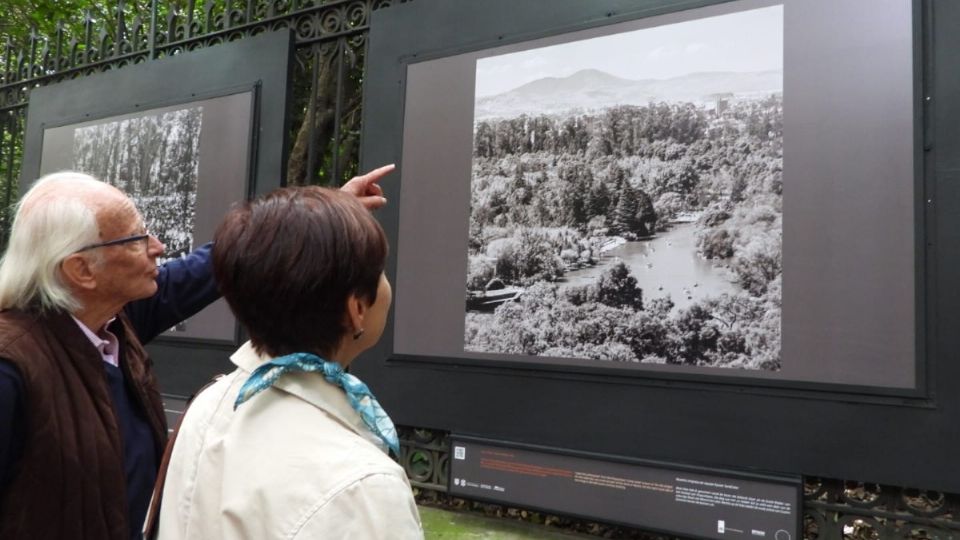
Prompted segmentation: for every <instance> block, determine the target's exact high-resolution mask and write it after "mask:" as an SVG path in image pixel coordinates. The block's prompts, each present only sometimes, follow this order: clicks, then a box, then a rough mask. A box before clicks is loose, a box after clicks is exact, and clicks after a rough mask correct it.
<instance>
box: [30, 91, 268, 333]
mask: <svg viewBox="0 0 960 540" xmlns="http://www.w3.org/2000/svg"><path fill="white" fill-rule="evenodd" d="M191 97H193V96H191ZM120 101H121V102H119V103H118V104H117V107H116V109H115V110H111V111H99V112H106V114H105V115H104V116H102V117H99V118H96V117H94V118H95V119H93V120H90V119H88V118H86V117H83V118H67V119H64V123H63V124H60V125H52V126H49V127H46V128H45V129H44V132H43V146H42V151H41V157H40V175H41V176H42V175H44V174H49V173H52V172H56V171H62V170H79V171H82V172H85V173H87V174H90V175H92V176H94V177H96V178H98V179H101V180H103V181H105V182H108V183H110V184H112V185H114V186H117V187H118V188H120V189H122V190H123V191H124V192H125V193H127V194H128V195H129V196H130V198H131V199H132V200H133V202H134V203H135V204H136V205H137V208H138V209H139V210H140V213H141V214H142V215H143V218H144V222H145V225H146V227H147V229H148V230H149V231H150V232H151V233H152V234H154V235H156V236H157V238H159V239H160V241H161V242H163V243H164V246H165V248H164V255H163V257H161V258H158V259H157V263H158V264H163V263H165V262H168V261H171V260H174V259H176V258H179V257H183V256H185V255H188V254H189V253H190V252H192V251H193V250H194V249H196V248H199V247H200V246H202V245H203V244H205V243H206V242H209V241H210V240H212V238H213V232H214V230H215V229H216V227H217V224H218V223H219V222H220V219H221V218H222V216H223V215H224V213H226V211H227V210H228V209H229V208H230V205H231V204H233V203H234V202H236V201H240V200H243V198H244V197H245V196H246V194H247V192H248V189H249V182H250V170H249V167H250V161H249V156H250V151H251V148H252V147H251V125H252V114H253V113H252V105H251V104H252V101H253V93H252V92H249V91H247V92H239V93H233V94H226V95H222V96H213V97H207V98H204V99H199V100H192V101H187V102H179V103H175V104H170V105H160V104H158V106H157V107H152V108H143V107H142V106H141V108H140V110H136V109H137V107H135V106H134V104H133V103H123V102H122V100H120ZM163 336H165V337H172V338H178V339H179V338H186V339H202V340H216V341H220V342H235V341H236V339H237V337H236V320H235V319H234V317H233V315H232V314H231V313H230V309H229V307H228V306H227V305H226V302H224V301H222V300H218V301H217V302H214V303H213V305H211V306H209V307H207V308H206V309H204V310H203V311H201V312H200V313H198V314H196V315H194V316H193V317H190V318H189V319H188V320H186V321H184V322H183V323H181V324H180V325H178V326H177V327H176V328H171V329H170V330H169V331H167V332H164V334H163Z"/></svg>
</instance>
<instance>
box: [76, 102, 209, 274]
mask: <svg viewBox="0 0 960 540" xmlns="http://www.w3.org/2000/svg"><path fill="white" fill-rule="evenodd" d="M202 127H203V107H201V106H196V107H188V108H183V109H179V110H174V111H166V112H160V113H156V114H147V115H144V116H139V117H134V118H125V119H123V120H117V121H107V122H103V123H100V124H95V125H91V126H86V127H80V128H77V129H76V130H74V132H73V151H72V155H73V163H72V165H71V168H72V169H74V170H78V171H82V172H85V173H87V174H90V175H93V176H95V177H96V178H99V179H100V180H103V181H104V182H107V183H109V184H111V185H114V186H116V187H118V188H120V189H122V190H123V191H124V192H125V193H127V195H129V196H130V198H131V199H133V202H134V203H135V204H136V205H137V208H139V209H140V212H141V213H142V214H143V219H144V222H145V223H146V225H147V227H148V228H149V229H150V232H151V233H153V234H154V235H156V236H157V238H159V239H160V241H161V242H163V243H164V245H165V246H166V249H165V251H164V260H167V259H171V258H175V257H180V256H181V255H185V254H187V253H189V252H190V251H192V250H193V247H194V246H193V238H194V221H195V217H196V212H197V177H198V171H199V166H200V152H199V149H200V133H201V129H202ZM160 262H161V263H162V262H163V261H160Z"/></svg>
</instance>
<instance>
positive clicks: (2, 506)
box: [0, 310, 166, 540]
mask: <svg viewBox="0 0 960 540" xmlns="http://www.w3.org/2000/svg"><path fill="white" fill-rule="evenodd" d="M110 330H111V332H113V333H114V334H116V335H117V338H118V339H119V341H120V349H119V350H120V354H121V359H120V366H121V368H122V370H123V375H124V378H125V379H126V384H127V385H128V387H129V388H130V390H131V392H132V394H133V395H134V396H135V398H134V399H136V400H137V401H138V402H139V404H140V405H141V406H142V407H143V410H144V411H146V416H147V419H148V421H149V422H150V426H151V428H152V429H153V432H154V440H155V441H156V445H157V455H158V456H159V455H161V454H162V453H163V445H164V442H165V440H166V419H165V417H164V414H163V404H162V402H161V400H160V394H159V392H158V391H157V382H156V378H155V377H154V374H153V370H152V369H151V362H150V360H149V358H147V353H146V351H144V349H143V347H142V346H141V345H140V342H139V341H138V340H137V338H136V336H135V335H134V333H133V329H132V327H131V326H130V323H129V321H127V319H126V317H125V316H123V315H120V316H119V317H118V318H117V320H116V321H114V323H113V324H112V325H111V326H110ZM0 358H4V359H6V360H9V361H10V362H12V363H13V365H14V366H16V367H17V369H18V370H19V371H20V376H21V377H22V379H23V401H24V408H25V412H26V416H27V417H26V423H25V424H26V429H25V435H26V439H25V440H24V442H23V453H22V455H21V457H20V461H19V462H18V464H17V466H16V473H15V475H14V477H13V478H12V479H11V481H10V484H9V486H8V489H7V491H6V493H5V494H4V495H3V500H2V501H0V538H4V539H6V538H11V539H13V538H24V539H27V538H29V539H31V540H33V539H37V540H43V539H51V540H53V539H67V538H70V539H75V538H84V539H86V538H89V539H97V540H101V539H103V540H128V539H129V535H130V531H131V528H130V524H128V523H127V515H128V514H127V498H126V474H125V472H124V469H123V443H122V441H121V440H120V428H119V425H118V421H117V418H116V414H115V413H114V409H113V406H112V402H111V398H110V389H109V387H108V384H107V380H106V377H105V376H104V373H103V369H104V368H103V366H102V365H101V363H102V362H103V359H102V358H101V356H100V353H99V352H98V351H97V349H96V347H94V346H93V345H92V344H91V343H90V340H89V339H87V337H86V336H85V335H84V334H83V331H81V330H80V328H79V327H78V326H77V324H76V323H75V322H74V321H73V319H72V318H71V317H70V315H68V314H66V313H56V314H47V315H38V314H35V313H25V312H21V311H18V310H8V311H4V312H2V313H0ZM140 525H141V524H140V523H136V524H134V527H135V528H138V527H140Z"/></svg>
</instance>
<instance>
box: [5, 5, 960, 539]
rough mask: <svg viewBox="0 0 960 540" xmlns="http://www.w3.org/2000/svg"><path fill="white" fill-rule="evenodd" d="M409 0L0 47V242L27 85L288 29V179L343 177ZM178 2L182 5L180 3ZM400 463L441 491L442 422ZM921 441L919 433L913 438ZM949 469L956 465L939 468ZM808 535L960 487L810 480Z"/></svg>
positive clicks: (957, 526)
mask: <svg viewBox="0 0 960 540" xmlns="http://www.w3.org/2000/svg"><path fill="white" fill-rule="evenodd" d="M404 1H406V0H246V1H238V0H219V1H214V0H207V2H206V3H204V4H203V5H198V4H197V2H196V1H195V0H187V1H186V2H185V3H177V4H175V6H174V7H170V6H167V5H163V6H161V5H158V0H153V1H152V2H151V4H150V7H149V10H148V12H147V13H145V14H137V13H136V6H135V5H133V4H130V3H127V2H125V0H118V2H117V4H116V6H115V7H114V9H113V10H112V14H113V16H112V17H111V18H107V19H103V20H96V19H95V18H94V17H93V15H92V14H91V13H90V12H89V11H88V12H87V13H86V14H85V15H84V17H83V20H82V23H81V24H80V25H78V26H75V27H74V29H75V30H74V33H75V34H77V35H73V34H71V32H70V31H69V30H68V27H67V26H65V25H62V24H61V25H59V26H58V30H57V32H56V34H55V35H53V36H41V35H38V34H37V33H36V32H34V33H32V35H31V36H30V37H29V40H28V42H27V43H23V44H17V46H14V44H11V43H9V42H8V43H7V44H6V45H5V47H4V49H3V51H2V54H0V204H2V208H0V245H5V244H6V235H7V231H8V230H9V227H10V218H11V215H10V206H11V203H13V202H14V201H15V200H16V198H17V188H18V176H19V171H20V164H21V153H22V149H23V137H24V129H25V124H26V122H25V119H26V112H27V107H28V95H29V91H30V89H31V88H35V87H39V86H44V85H47V84H51V83H54V82H57V81H61V80H65V79H71V78H77V77H84V76H87V75H90V74H93V73H97V72H102V71H107V70H111V69H115V68H119V67H122V66H125V65H128V64H134V63H141V62H149V61H151V60H154V59H158V58H162V57H164V56H169V55H175V54H179V53H181V52H184V51H190V50H194V49H198V48H202V47H209V46H212V45H217V44H219V43H223V42H227V41H234V40H238V39H243V38H244V37H247V36H252V35H256V34H258V33H261V32H266V31H270V30H276V29H282V28H290V29H293V30H294V33H295V35H296V67H295V73H294V79H293V81H292V84H293V88H294V94H293V95H294V99H293V106H292V108H291V114H292V115H293V118H292V119H291V125H292V126H294V127H293V132H292V133H291V134H290V136H291V141H292V144H291V150H290V155H289V156H288V158H287V173H288V176H287V178H288V182H289V183H290V184H325V185H339V184H341V183H342V182H343V181H345V180H346V179H348V178H350V177H351V176H353V175H354V174H355V173H356V172H357V163H358V162H359V147H360V145H359V136H360V129H361V125H360V118H361V109H360V107H361V97H362V84H363V65H364V57H365V54H366V40H367V33H368V29H369V20H370V14H371V13H372V12H373V11H374V10H376V9H379V8H381V7H386V6H389V5H390V4H391V3H395V2H404ZM176 6H179V7H176ZM401 435H402V442H403V450H402V456H401V463H402V465H403V466H404V468H405V469H406V471H407V473H408V475H409V476H410V478H411V481H412V482H413V484H414V486H416V488H417V489H418V490H420V495H421V498H423V499H426V500H432V501H439V500H443V499H449V498H448V497H446V496H445V495H444V492H445V491H446V481H447V476H446V475H447V466H448V465H447V464H448V459H449V457H448V455H447V451H448V448H449V447H448V444H447V443H446V435H447V434H445V433H442V432H434V431H429V430H419V429H414V428H402V429H401ZM918 444H920V443H918ZM944 473H945V474H957V472H956V471H944ZM805 491H806V493H805V502H804V536H805V538H810V539H813V538H818V539H824V540H833V539H840V538H863V539H877V538H903V539H925V538H935V539H943V540H953V539H960V496H957V495H951V494H945V493H940V492H933V491H925V490H921V489H910V488H899V487H893V486H879V485H876V484H866V483H862V482H850V481H846V482H845V481H839V480H827V479H818V478H807V479H806V482H805ZM456 505H458V506H481V507H483V508H482V509H484V510H485V511H487V512H494V513H497V514H498V515H505V516H507V517H516V518H524V517H525V518H526V519H531V517H532V519H533V520H534V521H540V522H545V523H547V524H551V523H552V524H555V525H560V526H564V527H567V528H574V529H578V530H582V531H584V532H591V533H594V534H602V535H604V536H606V537H617V538H639V537H650V536H649V535H643V536H641V535H642V533H639V532H630V531H625V530H623V529H618V528H617V527H613V526H606V525H599V524H584V523H582V522H579V523H578V522H577V521H576V520H570V519H566V518H563V517H557V516H545V515H542V514H538V513H536V512H527V511H522V510H515V509H503V508H499V507H496V508H493V509H492V510H491V509H490V507H491V505H481V504H480V503H470V502H462V503H456Z"/></svg>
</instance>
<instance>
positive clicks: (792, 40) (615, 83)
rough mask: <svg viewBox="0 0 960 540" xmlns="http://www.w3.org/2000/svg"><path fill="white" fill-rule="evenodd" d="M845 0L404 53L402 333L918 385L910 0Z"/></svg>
mask: <svg viewBox="0 0 960 540" xmlns="http://www.w3.org/2000/svg"><path fill="white" fill-rule="evenodd" d="M847 4H850V6H847V7H846V8H845V9H842V10H838V9H837V8H836V6H835V2H828V1H821V0H818V1H813V2H808V1H805V0H804V1H796V2H791V1H790V0H787V1H785V2H771V1H768V0H759V1H758V0H739V1H735V2H726V3H722V4H718V5H712V6H707V7H703V8H699V9H690V10H685V11H681V12H676V13H670V14H665V15H660V16H652V17H644V18H641V19H638V20H636V21H630V22H624V23H619V24H610V25H605V26H601V27H598V28H592V29H589V30H581V31H578V32H569V33H562V34H558V35H557V36H551V37H548V38H541V39H535V40H529V41H522V42H519V43H516V44H510V45H503V46H501V47H496V48H492V49H482V50H480V51H476V52H468V53H462V54H456V55H452V56H443V57H441V58H437V59H425V60H420V61H416V62H410V63H409V64H408V65H407V73H406V85H407V86H406V90H407V91H406V94H405V100H404V139H403V156H402V159H403V163H404V171H405V174H406V175H407V177H408V178H415V179H416V181H415V182H407V183H404V184H403V186H402V188H401V194H400V197H401V200H400V204H401V208H400V222H399V244H398V246H397V250H398V254H397V257H398V259H397V265H398V269H397V283H396V288H397V290H398V295H397V302H396V304H397V306H396V313H397V317H396V327H395V331H394V349H395V351H396V352H397V353H399V354H410V355H417V356H422V357H438V358H444V359H446V358H451V357H455V358H464V359H487V360H502V361H506V362H514V363H516V362H524V363H531V364H537V365H541V366H578V367H587V368H594V369H607V370H613V371H620V372H625V373H624V374H625V375H629V374H630V373H631V372H636V371H647V372H654V373H657V374H662V375H667V374H669V375H677V376H686V375H692V374H698V375H701V374H702V375H713V376H733V377H749V378H754V379H758V380H762V381H764V382H765V383H771V384H772V383H775V382H783V383H789V382H801V383H823V384H837V385H846V386H864V387H874V388H877V389H884V390H892V391H894V392H896V391H907V392H909V391H913V390H915V389H916V387H917V382H918V365H917V363H916V355H915V347H916V336H917V332H916V317H915V306H916V297H915V290H916V283H917V277H916V274H915V262H916V246H915V241H914V237H913V224H914V222H915V215H914V201H915V200H916V196H917V190H916V187H917V186H916V182H915V177H914V152H915V149H914V144H913V143H914V136H915V129H916V128H915V125H914V121H913V109H914V99H915V98H914V94H913V85H914V66H913V58H912V54H913V50H914V47H913V21H912V14H911V9H912V8H911V3H910V1H909V0H885V2H884V4H883V6H882V8H878V9H875V10H870V11H869V12H868V11H867V9H866V7H867V5H868V4H869V3H868V2H867V3H865V2H847ZM855 4H858V5H859V8H856V6H855ZM870 5H872V4H870ZM855 8H856V9H855ZM838 21H839V22H842V23H843V24H844V25H846V26H848V27H849V28H850V30H849V32H848V33H845V34H843V35H839V36H838V35H836V34H834V33H832V29H833V28H835V27H836V25H837V24H838ZM881 61H882V62H884V68H885V69H883V70H876V69H874V68H873V67H872V66H876V65H877V63H878V62H881ZM810 81H817V83H816V84H815V85H813V84H810ZM854 92H856V93H855V94H854ZM839 118H842V119H843V120H842V122H841V121H838V120H837V119H839ZM439 119H443V121H442V122H440V121H438V120H439ZM863 133H871V134H873V136H872V137H869V138H865V137H863V136H862V134H863ZM878 186H882V189H877V187H878ZM440 194H442V197H443V200H445V201H446V204H447V205H448V208H446V209H445V210H444V212H443V213H438V212H426V211H424V210H423V209H422V208H421V207H420V203H417V202H414V201H426V200H429V199H430V197H432V196H437V195H440ZM825 197H826V198H827V200H829V201H830V204H824V198H825ZM406 238H415V239H416V242H413V243H405V242H404V239H406ZM437 291H443V292H444V294H437ZM455 292H460V293H462V294H461V295H460V296H462V297H463V298H461V297H460V296H457V295H456V294H454V293H455ZM427 314H431V315H434V316H426V315H427ZM865 314H870V316H865Z"/></svg>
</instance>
